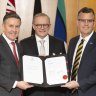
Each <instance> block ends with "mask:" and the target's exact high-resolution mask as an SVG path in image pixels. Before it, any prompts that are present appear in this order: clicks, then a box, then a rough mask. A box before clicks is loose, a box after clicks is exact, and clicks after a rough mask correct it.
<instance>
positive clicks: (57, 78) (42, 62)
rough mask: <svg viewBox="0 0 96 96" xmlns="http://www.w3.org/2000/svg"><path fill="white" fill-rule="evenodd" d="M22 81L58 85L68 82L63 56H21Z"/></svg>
mask: <svg viewBox="0 0 96 96" xmlns="http://www.w3.org/2000/svg"><path fill="white" fill-rule="evenodd" d="M23 76H24V81H26V82H29V83H32V84H43V83H46V84H45V85H49V86H50V85H60V84H64V83H66V82H68V74H67V67H66V60H65V56H57V57H48V58H47V57H45V58H43V59H42V58H40V57H35V56H28V55H24V56H23Z"/></svg>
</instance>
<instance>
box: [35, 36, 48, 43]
mask: <svg viewBox="0 0 96 96" xmlns="http://www.w3.org/2000/svg"><path fill="white" fill-rule="evenodd" d="M35 37H36V41H37V42H38V41H40V40H42V39H41V38H40V37H39V36H37V35H35ZM48 38H49V35H47V36H46V37H45V38H43V40H45V41H47V40H48Z"/></svg>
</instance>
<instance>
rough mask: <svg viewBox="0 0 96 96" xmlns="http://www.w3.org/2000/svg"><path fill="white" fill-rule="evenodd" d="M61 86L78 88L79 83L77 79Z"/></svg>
mask: <svg viewBox="0 0 96 96" xmlns="http://www.w3.org/2000/svg"><path fill="white" fill-rule="evenodd" d="M61 87H67V88H69V89H73V88H74V89H78V87H79V84H78V82H76V81H70V82H68V83H66V84H65V85H62V86H61Z"/></svg>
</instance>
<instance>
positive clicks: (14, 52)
mask: <svg viewBox="0 0 96 96" xmlns="http://www.w3.org/2000/svg"><path fill="white" fill-rule="evenodd" d="M11 44H12V46H13V55H14V58H15V61H16V64H17V66H18V64H19V60H18V57H17V53H16V47H15V42H11Z"/></svg>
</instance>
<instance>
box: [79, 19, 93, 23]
mask: <svg viewBox="0 0 96 96" xmlns="http://www.w3.org/2000/svg"><path fill="white" fill-rule="evenodd" d="M78 21H80V22H81V23H86V22H87V23H93V22H94V21H95V20H94V19H78Z"/></svg>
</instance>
